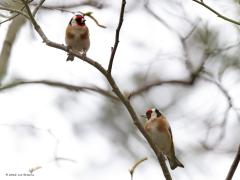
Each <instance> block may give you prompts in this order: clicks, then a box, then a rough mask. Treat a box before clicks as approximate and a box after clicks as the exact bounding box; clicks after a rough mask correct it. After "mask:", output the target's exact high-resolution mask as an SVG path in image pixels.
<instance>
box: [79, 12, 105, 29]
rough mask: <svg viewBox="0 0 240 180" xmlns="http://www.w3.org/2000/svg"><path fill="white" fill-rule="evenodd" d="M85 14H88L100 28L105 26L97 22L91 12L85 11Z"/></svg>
mask: <svg viewBox="0 0 240 180" xmlns="http://www.w3.org/2000/svg"><path fill="white" fill-rule="evenodd" d="M83 14H84V15H85V16H88V17H90V18H91V19H92V20H93V21H94V22H95V23H96V24H97V25H98V26H99V27H101V28H106V26H104V25H102V24H100V23H99V22H98V20H97V19H96V18H95V17H94V16H93V15H92V12H86V13H83Z"/></svg>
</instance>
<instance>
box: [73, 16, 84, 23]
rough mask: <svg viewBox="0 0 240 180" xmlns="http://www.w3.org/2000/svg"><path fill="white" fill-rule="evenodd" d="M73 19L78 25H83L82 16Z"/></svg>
mask: <svg viewBox="0 0 240 180" xmlns="http://www.w3.org/2000/svg"><path fill="white" fill-rule="evenodd" d="M75 19H76V22H77V23H78V25H85V19H84V17H83V16H82V15H76V17H75Z"/></svg>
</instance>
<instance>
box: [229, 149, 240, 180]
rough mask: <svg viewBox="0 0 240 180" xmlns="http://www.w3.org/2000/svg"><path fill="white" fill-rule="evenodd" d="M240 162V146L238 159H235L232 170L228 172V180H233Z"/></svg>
mask: <svg viewBox="0 0 240 180" xmlns="http://www.w3.org/2000/svg"><path fill="white" fill-rule="evenodd" d="M239 161H240V145H239V147H238V151H237V154H236V157H235V159H234V161H233V163H232V166H231V168H230V170H229V172H228V175H227V177H226V180H231V179H232V177H233V175H234V173H235V171H236V169H237V166H238V163H239Z"/></svg>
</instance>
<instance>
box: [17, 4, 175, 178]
mask: <svg viewBox="0 0 240 180" xmlns="http://www.w3.org/2000/svg"><path fill="white" fill-rule="evenodd" d="M21 1H22V2H23V3H24V5H25V7H26V10H27V13H28V14H29V17H30V21H31V23H32V24H33V26H34V28H35V30H36V31H37V32H38V34H39V35H40V36H41V38H42V40H43V42H45V43H46V44H47V45H48V46H50V47H54V48H57V49H61V50H63V51H66V52H70V53H71V54H73V55H74V56H76V57H78V58H80V59H82V60H83V61H85V62H87V63H88V64H90V65H92V66H94V67H95V68H96V69H98V70H99V71H100V72H101V73H102V74H103V75H104V76H105V78H106V79H107V80H108V82H109V84H110V85H111V87H112V89H113V92H114V93H115V94H116V95H117V96H118V98H119V99H120V101H121V102H122V103H123V105H124V106H125V108H126V109H127V110H128V112H129V114H130V116H131V118H132V120H133V123H134V124H135V125H136V127H137V128H138V129H139V131H140V132H141V133H142V134H143V136H144V137H145V138H146V140H147V141H148V143H149V145H150V146H151V148H152V149H153V151H154V152H155V154H156V156H157V158H158V161H159V163H160V165H161V168H162V171H163V174H164V176H165V178H166V180H172V178H171V175H170V173H169V170H168V168H167V165H166V163H165V159H164V156H163V154H162V153H160V152H159V151H158V148H157V147H156V145H155V144H154V143H153V141H152V139H151V138H150V137H149V135H148V134H147V133H146V132H145V130H144V128H143V125H142V124H141V122H140V120H139V118H138V116H137V114H136V112H135V111H134V109H133V107H132V105H131V104H130V102H129V100H128V99H127V98H126V97H125V96H124V95H123V94H122V92H121V91H120V89H119V87H118V86H117V84H116V82H115V81H114V79H113V77H112V75H111V73H109V71H108V70H105V69H104V68H103V67H102V65H101V64H99V63H98V62H97V61H94V60H92V59H90V58H88V57H86V56H84V55H81V54H80V53H77V52H73V51H71V50H69V48H67V46H64V45H60V44H57V43H55V42H52V41H50V40H48V38H47V36H46V35H45V34H44V32H43V30H42V29H41V27H40V26H39V25H38V23H37V22H36V20H35V19H34V17H33V15H32V13H31V10H30V8H29V6H28V4H27V3H26V2H25V1H24V0H21ZM122 2H123V3H124V2H125V0H123V1H122ZM123 10H124V8H123ZM120 18H121V17H120ZM119 29H120V28H119ZM113 58H114V56H113ZM110 72H111V71H110Z"/></svg>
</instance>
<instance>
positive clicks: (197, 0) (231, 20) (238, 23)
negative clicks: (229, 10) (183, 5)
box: [193, 0, 240, 25]
mask: <svg viewBox="0 0 240 180" xmlns="http://www.w3.org/2000/svg"><path fill="white" fill-rule="evenodd" d="M193 1H194V2H196V3H198V4H200V5H202V6H203V7H205V8H207V9H208V10H209V11H211V12H213V13H214V14H216V15H217V16H218V17H220V18H222V19H224V20H225V21H228V22H231V23H233V24H236V25H240V22H237V21H235V20H233V19H230V18H228V17H226V16H224V15H222V14H220V13H219V12H217V11H216V10H214V9H213V8H211V7H210V6H208V5H207V4H205V3H204V2H203V1H199V0H193Z"/></svg>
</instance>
